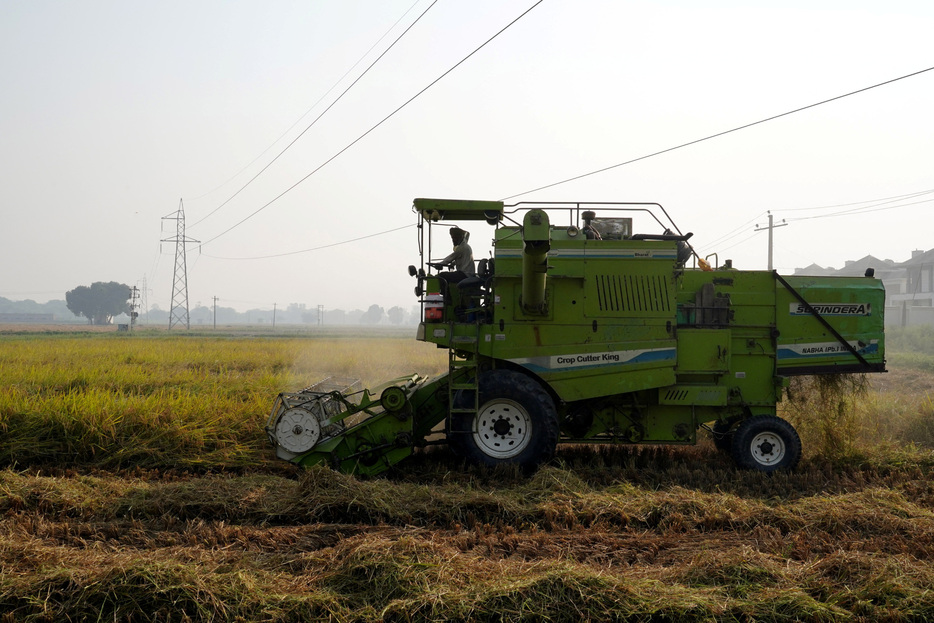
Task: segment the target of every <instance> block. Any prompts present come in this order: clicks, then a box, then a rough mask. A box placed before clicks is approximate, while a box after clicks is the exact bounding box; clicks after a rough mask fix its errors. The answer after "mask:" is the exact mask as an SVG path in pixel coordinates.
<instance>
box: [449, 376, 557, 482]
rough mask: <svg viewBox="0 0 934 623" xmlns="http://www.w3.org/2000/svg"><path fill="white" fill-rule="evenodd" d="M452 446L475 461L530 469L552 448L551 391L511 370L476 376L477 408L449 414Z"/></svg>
mask: <svg viewBox="0 0 934 623" xmlns="http://www.w3.org/2000/svg"><path fill="white" fill-rule="evenodd" d="M450 425H451V426H450V430H451V434H450V439H449V440H448V441H449V443H450V444H451V446H452V449H453V450H454V451H455V452H456V453H457V454H458V455H460V456H462V457H464V458H465V459H466V460H467V461H468V462H469V463H473V464H476V465H487V466H491V467H492V466H496V465H519V466H521V467H522V468H523V469H524V470H532V469H534V468H535V467H537V466H538V465H540V464H541V463H544V462H545V461H547V460H548V459H550V458H551V457H552V456H554V453H555V447H556V446H557V444H558V414H557V411H556V409H555V403H554V401H553V400H552V399H551V396H550V395H549V394H548V392H546V391H545V390H544V389H543V388H542V386H541V385H539V384H538V383H536V382H535V381H534V380H533V379H531V378H529V377H527V376H525V375H524V374H521V373H519V372H514V371H512V370H490V371H488V372H484V373H483V374H482V375H481V376H480V400H479V409H478V412H477V413H476V414H474V413H454V414H451V422H450Z"/></svg>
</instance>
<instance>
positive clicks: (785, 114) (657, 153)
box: [500, 67, 934, 201]
mask: <svg viewBox="0 0 934 623" xmlns="http://www.w3.org/2000/svg"><path fill="white" fill-rule="evenodd" d="M932 70H934V67H928V68H927V69H922V70H921V71H915V72H913V73H910V74H906V75H904V76H899V77H898V78H892V79H891V80H886V81H885V82H880V83H878V84H873V85H871V86H868V87H863V88H862V89H857V90H856V91H850V92H849V93H844V94H843V95H838V96H836V97H831V98H830V99H825V100H823V101H820V102H815V103H813V104H808V105H807V106H802V107H801V108H795V109H794V110H789V111H788V112H783V113H781V114H779V115H773V116H771V117H768V118H766V119H760V120H759V121H753V122H752V123H747V124H745V125H741V126H738V127H735V128H733V129H731V130H724V131H723V132H717V133H716V134H711V135H710V136H705V137H704V138H699V139H695V140H693V141H688V142H687V143H682V144H680V145H675V146H674V147H669V148H668V149H662V150H661V151H656V152H653V153H651V154H646V155H644V156H639V157H638V158H633V159H632V160H627V161H625V162H620V163H618V164H614V165H610V166H608V167H603V168H602V169H597V170H596V171H590V172H589V173H582V174H580V175H575V176H574V177H569V178H567V179H564V180H561V181H560V182H553V183H551V184H545V185H544V186H539V187H538V188H533V189H531V190H526V191H523V192H521V193H516V194H514V195H509V196H508V197H503V198H502V199H501V200H500V201H508V200H510V199H515V198H516V197H521V196H522V195H528V194H529V193H534V192H537V191H539V190H545V189H546V188H554V187H555V186H560V185H561V184H567V183H568V182H573V181H575V180H579V179H583V178H585V177H590V176H591V175H597V174H598V173H604V172H606V171H610V170H612V169H616V168H619V167H621V166H625V165H627V164H632V163H633V162H639V161H640V160H646V159H648V158H652V157H654V156H659V155H661V154H666V153H668V152H671V151H675V150H676V149H681V148H683V147H688V146H690V145H696V144H698V143H702V142H704V141H709V140H710V139H714V138H717V137H720V136H724V135H726V134H731V133H733V132H738V131H740V130H745V129H746V128H751V127H753V126H756V125H760V124H763V123H766V122H768V121H774V120H775V119H780V118H782V117H787V116H788V115H793V114H794V113H797V112H801V111H803V110H807V109H809V108H814V107H816V106H821V105H822V104H828V103H830V102H834V101H837V100H839V99H843V98H844V97H849V96H851V95H856V94H857V93H863V92H865V91H869V90H871V89H876V88H878V87H881V86H885V85H887V84H892V83H893V82H898V81H899V80H904V79H906V78H911V77H914V76H918V75H920V74H923V73H925V72H928V71H932Z"/></svg>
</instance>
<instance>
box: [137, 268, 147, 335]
mask: <svg viewBox="0 0 934 623" xmlns="http://www.w3.org/2000/svg"><path fill="white" fill-rule="evenodd" d="M139 291H140V294H141V295H142V304H141V305H142V308H143V314H144V318H145V322H146V324H149V296H148V294H147V293H148V292H149V285H148V284H147V283H146V275H145V274H143V281H142V284H141V285H140V288H139Z"/></svg>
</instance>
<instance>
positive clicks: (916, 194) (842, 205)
mask: <svg viewBox="0 0 934 623" xmlns="http://www.w3.org/2000/svg"><path fill="white" fill-rule="evenodd" d="M931 193H934V189H931V190H919V191H917V192H913V193H906V194H904V195H894V196H892V197H879V198H878V199H866V200H864V201H852V202H850V203H837V204H834V205H827V206H814V207H812V208H784V209H782V210H781V211H782V212H804V211H808V210H832V209H834V208H846V207H848V206H855V205H860V204H862V203H876V202H877V201H882V202H889V201H901V200H902V199H913V198H914V197H920V196H922V195H929V194H931ZM877 205H882V204H877ZM777 211H779V210H776V212H777Z"/></svg>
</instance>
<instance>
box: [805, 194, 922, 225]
mask: <svg viewBox="0 0 934 623" xmlns="http://www.w3.org/2000/svg"><path fill="white" fill-rule="evenodd" d="M931 201H934V199H923V200H921V201H912V202H911V203H902V204H899V205H894V206H886V207H881V208H880V207H877V206H866V207H863V208H853V209H852V210H843V211H842V212H833V213H831V214H817V215H815V216H799V217H796V218H789V219H787V220H788V221H809V220H812V219H817V218H831V217H834V216H855V215H858V214H867V213H869V212H882V211H884V210H895V209H897V208H907V207H909V206H913V205H919V204H922V203H930V202H931Z"/></svg>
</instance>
